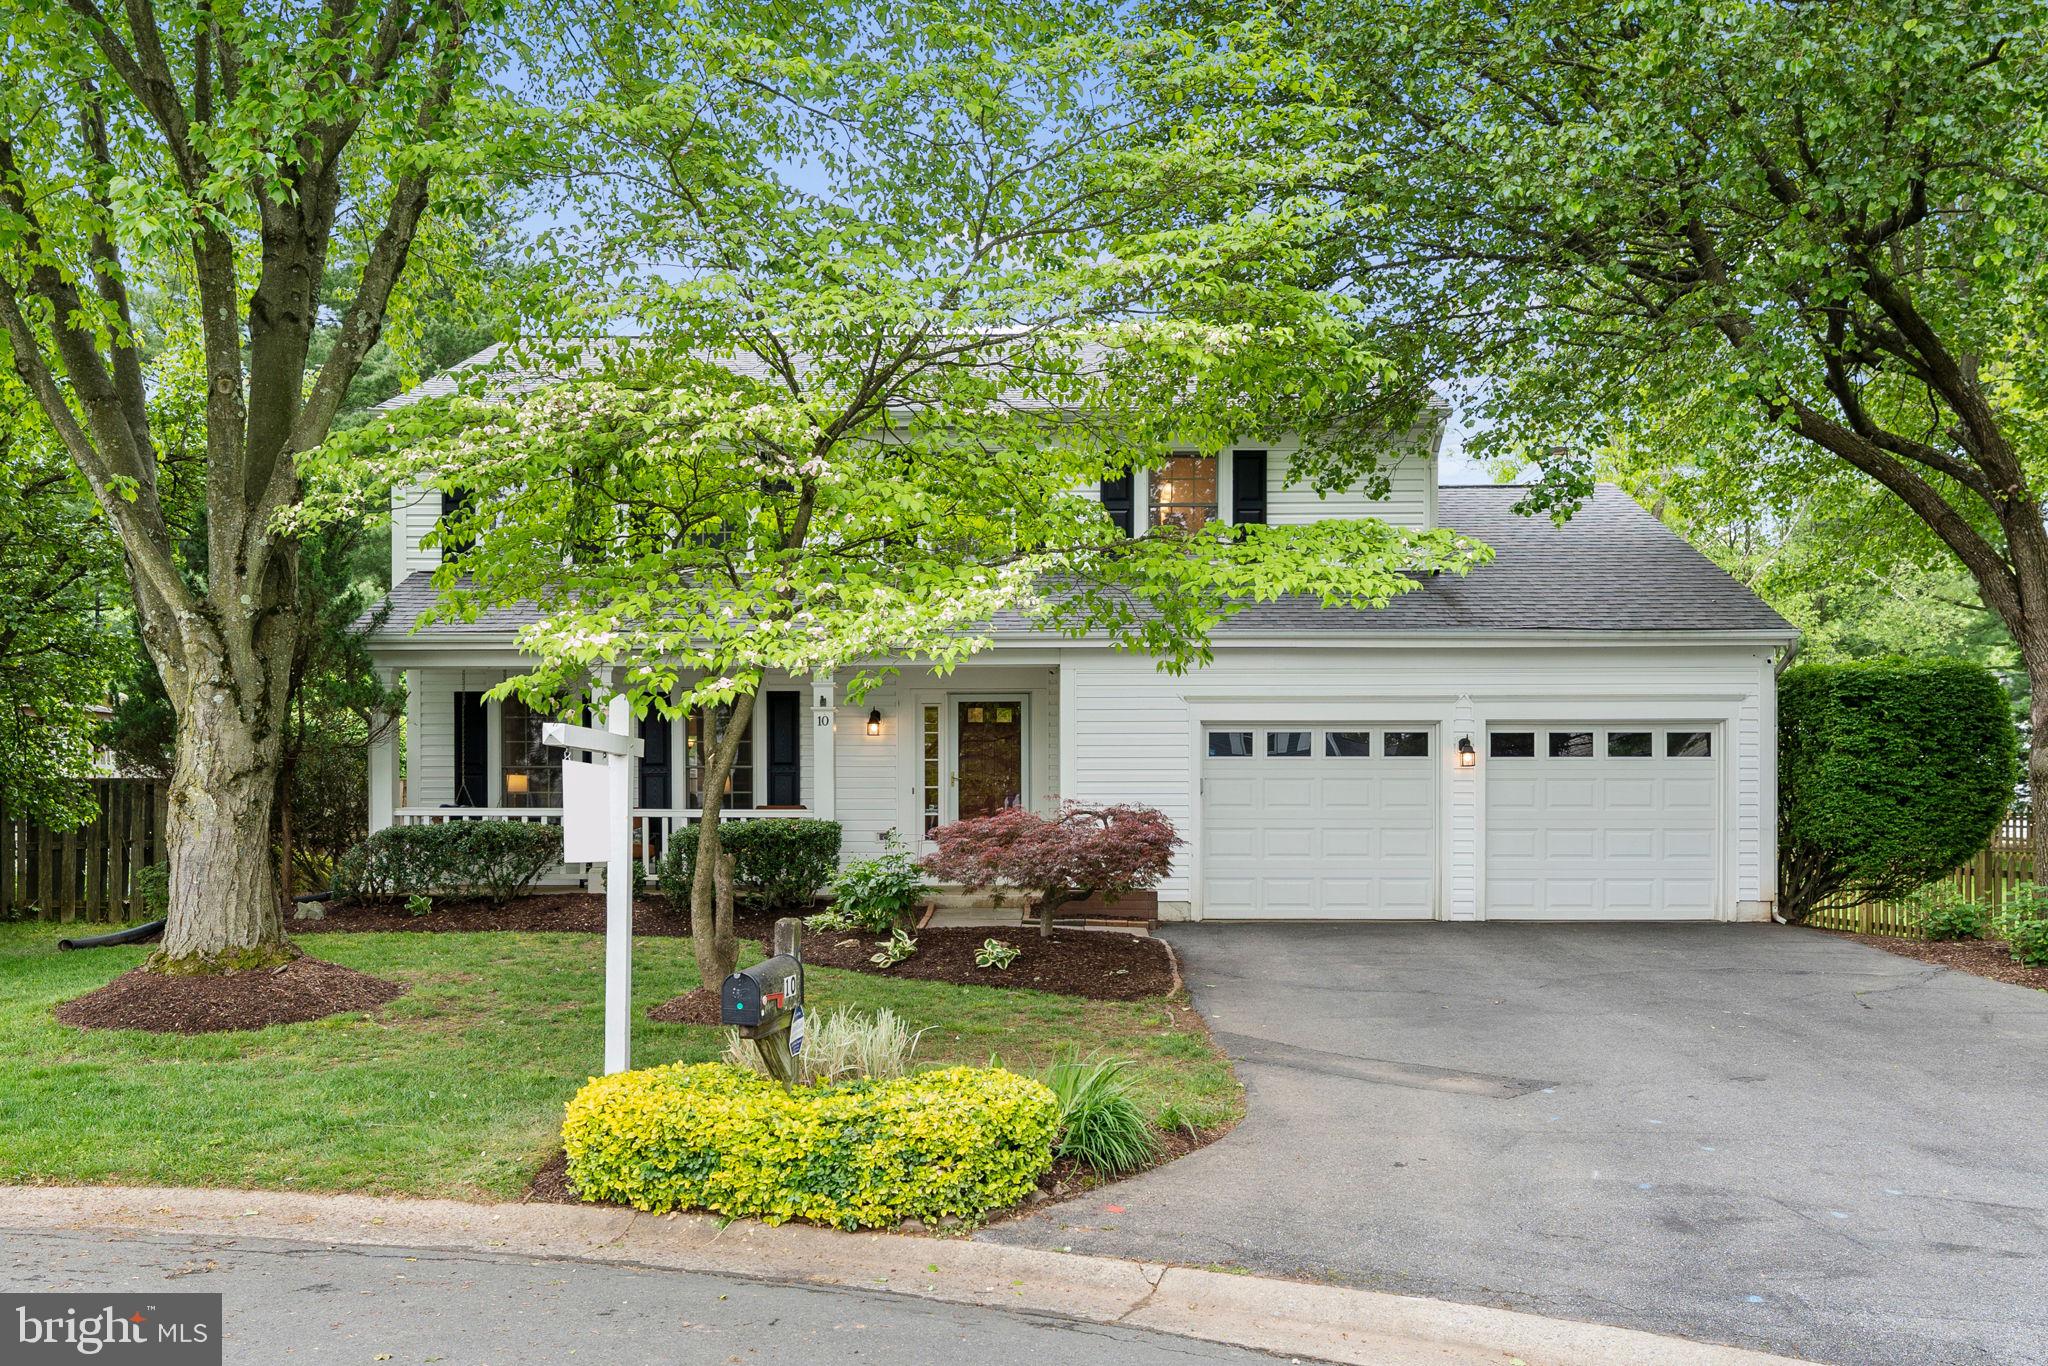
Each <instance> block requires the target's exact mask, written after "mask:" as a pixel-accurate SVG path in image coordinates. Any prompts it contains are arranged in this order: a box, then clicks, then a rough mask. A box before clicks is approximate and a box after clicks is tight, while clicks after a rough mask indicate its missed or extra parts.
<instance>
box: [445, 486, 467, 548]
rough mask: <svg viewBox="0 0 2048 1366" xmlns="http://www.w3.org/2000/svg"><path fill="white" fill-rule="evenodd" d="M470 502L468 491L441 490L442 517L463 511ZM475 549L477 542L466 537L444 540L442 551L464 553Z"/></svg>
mask: <svg viewBox="0 0 2048 1366" xmlns="http://www.w3.org/2000/svg"><path fill="white" fill-rule="evenodd" d="M468 502H469V495H468V494H467V493H463V492H461V491H459V490H449V489H443V490H442V491H441V518H442V519H443V520H445V519H447V518H449V517H453V516H454V515H455V514H456V513H458V512H460V511H462V509H463V508H464V507H465V506H466V505H467V504H468ZM474 549H476V543H475V542H474V541H472V540H470V539H469V538H468V537H464V538H462V539H461V540H444V541H443V542H442V543H441V553H442V554H443V555H462V554H466V553H467V552H469V551H471V550H474Z"/></svg>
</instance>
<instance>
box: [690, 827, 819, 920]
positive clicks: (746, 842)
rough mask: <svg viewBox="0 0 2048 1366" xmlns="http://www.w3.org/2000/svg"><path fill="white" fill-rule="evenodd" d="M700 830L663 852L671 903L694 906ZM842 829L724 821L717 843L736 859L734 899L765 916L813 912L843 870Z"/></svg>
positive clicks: (734, 860) (695, 829) (694, 829)
mask: <svg viewBox="0 0 2048 1366" xmlns="http://www.w3.org/2000/svg"><path fill="white" fill-rule="evenodd" d="M697 829H698V827H696V826H694V825H692V826H689V827H687V828H685V829H682V830H678V831H676V833H675V834H674V836H672V837H671V838H670V839H669V842H668V847H667V848H665V849H663V850H662V851H661V866H660V870H659V874H658V876H659V877H660V879H661V887H662V890H663V891H664V892H667V893H668V895H669V897H670V899H672V900H674V901H676V902H678V903H681V902H685V901H687V900H689V896H690V881H691V879H692V878H693V877H695V876H696V872H697ZM840 834H841V831H840V826H839V822H838V821H821V820H816V819H814V818H811V817H807V816H793V817H789V818H787V819H784V818H782V817H773V818H766V819H759V820H721V821H720V822H719V823H718V842H719V844H720V846H722V847H723V848H724V850H725V852H726V853H728V854H731V855H732V862H733V895H734V897H735V898H736V899H737V900H740V901H744V902H747V903H748V904H750V905H754V906H759V907H760V908H762V909H763V910H769V911H781V910H790V909H803V910H808V909H809V908H810V905H811V902H812V901H813V900H814V899H815V898H816V897H817V894H818V889H819V888H820V887H822V886H824V885H825V884H826V883H827V882H829V881H830V880H831V878H832V874H833V873H835V872H837V871H838V869H839V841H840Z"/></svg>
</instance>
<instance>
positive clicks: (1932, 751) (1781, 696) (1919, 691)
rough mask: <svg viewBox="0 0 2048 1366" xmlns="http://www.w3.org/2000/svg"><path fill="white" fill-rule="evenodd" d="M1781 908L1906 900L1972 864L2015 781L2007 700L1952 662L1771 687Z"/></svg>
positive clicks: (1878, 668)
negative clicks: (1837, 898)
mask: <svg viewBox="0 0 2048 1366" xmlns="http://www.w3.org/2000/svg"><path fill="white" fill-rule="evenodd" d="M1778 752H1779V760H1778V858H1779V863H1780V872H1779V880H1778V904H1779V911H1780V913H1781V914H1782V915H1784V917H1785V918H1786V919H1787V920H1803V919H1805V918H1806V917H1807V916H1808V915H1809V914H1811V913H1812V912H1813V910H1814V908H1815V907H1816V906H1818V905H1819V904H1820V902H1821V901H1822V900H1824V899H1825V898H1827V897H1829V896H1832V895H1834V894H1835V893H1837V892H1847V893H1849V894H1850V895H1851V896H1852V897H1853V898H1855V899H1856V900H1857V901H1888V900H1894V899H1896V898H1899V897H1902V896H1905V895H1906V894H1907V893H1909V892H1911V891H1913V890H1914V889H1915V888H1917V887H1920V886H1922V885H1924V884H1926V883H1928V882H1930V881H1932V880H1933V879H1935V878H1938V877H1940V876H1942V875H1943V874H1944V873H1947V872H1949V871H1950V870H1951V869H1953V868H1955V867H1956V866H1957V865H1959V864H1961V863H1963V862H1965V861H1967V860H1969V859H1970V858H1972V857H1974V856H1975V855H1976V854H1977V852H1978V851H1979V850H1981V849H1982V848H1983V847H1984V844H1985V841H1987V840H1988V839H1990V838H1991V835H1992V833H1993V832H1994V831H1996V830H1997V829H1998V824H1999V822H2000V821H2001V820H2002V819H2004V817H2005V809H2006V805H2007V804H2008V803H2009V802H2010V801H2011V800H2012V796H2013V790H2014V786H2015V784H2016V783H2017V782H2018V780H2019V760H2018V755H2019V741H2018V735H2017V732H2016V731H2015V730H2014V727H2013V722H2012V710H2011V704H2010V701H2009V700H2008V698H2007V697H2006V693H2005V689H2004V687H2002V686H2001V685H2000V684H1999V681H1998V679H1997V678H1996V677H1994V676H1993V675H1992V673H1991V672H1990V670H1988V669H1985V668H1983V667H1981V666H1979V665H1976V664H1971V663H1968V662H1965V661H1963V660H1931V661H1918V660H1867V661H1858V662H1854V663H1846V664H1805V665H1801V666H1799V667H1798V668H1794V669H1788V670H1787V671H1786V673H1785V676H1784V677H1783V678H1782V679H1780V680H1779V685H1778Z"/></svg>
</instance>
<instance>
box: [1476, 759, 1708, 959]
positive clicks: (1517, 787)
mask: <svg viewBox="0 0 2048 1366" xmlns="http://www.w3.org/2000/svg"><path fill="white" fill-rule="evenodd" d="M1719 738H1720V737H1719V735H1718V734H1716V732H1714V731H1713V730H1711V729H1708V728H1704V727H1699V726H1682V725H1676V724H1667V725H1652V724H1649V723H1644V722H1637V723H1634V724H1630V725H1611V726H1610V725H1596V724H1581V725H1552V726H1497V727H1494V728H1493V729H1492V730H1490V731H1489V732H1488V734H1487V745H1486V758H1485V763H1486V769H1485V773H1484V777H1485V787H1486V894H1485V896H1486V917H1487V919H1489V920H1706V919H1711V918H1712V917H1713V915H1714V907H1715V897H1716V893H1717V887H1716V880H1715V869H1716V867H1717V866H1718V858H1717V853H1716V850H1717V843H1718V835H1717V832H1718V830H1719V828H1720V825H1719V820H1718V817H1717V806H1718V802H1717V798H1716V794H1717V793H1718V792H1719V791H1720V780H1719V776H1718V774H1719V764H1720V756H1719V754H1718V753H1717V752H1716V751H1717V750H1718V749H1719V748H1720V746H1719V743H1718V741H1719Z"/></svg>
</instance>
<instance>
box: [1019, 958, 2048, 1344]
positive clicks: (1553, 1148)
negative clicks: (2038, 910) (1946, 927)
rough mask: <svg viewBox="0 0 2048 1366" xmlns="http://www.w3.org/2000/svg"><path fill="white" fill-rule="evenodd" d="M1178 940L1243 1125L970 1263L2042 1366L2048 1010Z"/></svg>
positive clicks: (2047, 1226)
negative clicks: (1034, 1257) (1228, 1064)
mask: <svg viewBox="0 0 2048 1366" xmlns="http://www.w3.org/2000/svg"><path fill="white" fill-rule="evenodd" d="M1167 934H1168V936H1169V937H1170V939H1171V940H1172V943H1173V945H1174V947H1175V948H1176V949H1177V950H1178V951H1179V952H1180V954H1181V958H1182V963H1183V969H1184V971H1185V973H1186V975H1187V979H1188V983H1189V986H1190V988H1191V990H1192V992H1193V994H1194V999H1195V1003H1196V1005H1197V1006H1199V1007H1200V1008H1201V1010H1202V1012H1203V1014H1204V1015H1205V1016H1206V1017H1207V1018H1208V1020H1209V1023H1210V1026H1211V1027H1212V1028H1213V1029H1214V1030H1215V1031H1216V1033H1217V1035H1218V1037H1219V1039H1220V1040H1221V1041H1222V1042H1223V1044H1224V1046H1225V1047H1226V1048H1227V1049H1228V1050H1229V1051H1230V1053H1231V1055H1232V1056H1233V1057H1235V1058H1238V1059H1240V1063H1239V1073H1240V1075H1241V1076H1242V1077H1243V1078H1244V1081H1245V1085H1246V1088H1247V1092H1248V1109H1249V1113H1248V1115H1247V1117H1246V1119H1245V1121H1244V1123H1243V1124H1241V1125H1239V1126H1238V1128H1237V1129H1236V1130H1235V1131H1234V1132H1232V1133H1231V1134H1230V1135H1228V1136H1227V1137H1225V1138H1224V1139H1222V1140H1221V1141H1220V1142H1217V1143H1214V1144H1212V1145H1210V1146H1209V1147H1208V1148H1205V1149H1203V1150H1202V1151H1200V1152H1197V1153H1195V1154H1192V1155H1191V1156H1189V1157H1187V1158H1184V1159H1183V1160H1181V1161H1179V1162H1175V1163H1172V1164H1170V1165H1168V1166H1166V1167H1164V1168H1161V1169H1160V1170H1159V1171H1156V1172H1153V1173H1149V1174H1147V1175H1145V1176H1142V1177H1138V1178H1136V1179H1135V1180H1132V1181H1128V1182H1124V1183H1122V1184H1119V1185H1117V1186H1115V1187H1113V1188H1111V1189H1110V1190H1109V1191H1107V1192H1105V1193H1104V1194H1102V1195H1099V1196H1095V1197H1090V1198H1084V1199H1081V1200H1076V1201H1070V1202H1067V1203H1065V1204H1062V1205H1059V1206H1055V1207H1052V1208H1051V1209H1049V1210H1046V1211H1044V1212H1041V1213H1040V1214H1038V1215H1035V1216H1033V1217H1032V1218H1029V1219H1025V1220H1021V1221H1018V1222H1014V1223H1010V1224H1005V1225H1001V1226H998V1227H996V1228H992V1229H989V1230H985V1231H984V1232H983V1233H982V1234H981V1235H980V1236H982V1237H988V1238H994V1239H998V1240H1001V1241H1004V1242H1017V1243H1030V1244H1037V1245H1041V1246H1052V1247H1072V1248H1073V1249H1074V1250H1076V1251H1083V1252H1106V1253H1117V1254H1122V1255H1126V1256H1136V1257H1143V1258H1149V1259H1155V1260H1161V1261H1172V1262H1180V1263H1192V1264H1217V1265H1221V1266H1227V1267H1245V1268H1248V1269H1250V1270H1253V1271H1257V1272H1261V1273H1265V1274H1280V1275H1297V1276H1308V1277H1315V1278H1322V1279H1328V1280H1331V1281H1335V1282H1339V1283H1342V1284H1349V1285H1363V1286H1370V1287H1374V1288H1379V1289H1387V1290H1394V1291H1401V1292H1407V1293H1413V1294H1420V1295H1430V1296H1439V1297H1443V1298H1448V1299H1457V1300H1467V1301H1472V1302H1475V1303H1485V1304H1498V1305H1503V1306H1508V1307H1512V1308H1517V1309H1526V1310H1531V1311H1534V1312H1539V1313H1546V1314H1558V1315H1565V1316H1569V1317H1575V1318H1583V1319H1590V1320H1596V1321H1600V1322H1605V1323H1614V1324H1621V1325H1625V1326H1629V1327H1637V1328H1646V1329H1652V1330H1656V1331H1660V1332H1674V1333H1680V1334H1684V1335H1686V1336H1689V1337H1694V1338H1699V1339H1703V1340H1711V1341H1720V1342H1729V1343H1737V1344H1740V1345H1744V1346H1751V1347H1759V1348H1765V1349H1769V1350H1775V1351H1779V1352H1786V1353H1790V1354H1795V1355H1805V1356H1810V1357H1814V1358H1816V1359H1822V1360H1830V1361H1837V1362H1944V1363H1947V1362H1974V1361H1999V1362H2021V1361H2025V1362H2036V1361H2040V1360H2042V1359H2043V1357H2044V1355H2048V1348H2044V1346H2043V1344H2044V1343H2048V994H2044V993H2040V992H2035V991H2031V990H2028V989H2027V988H2024V987H2014V986H2006V985H2003V984H2000V983H1995V982H1989V981H1985V980H1983V979H1981V978H1977V977H1972V976H1968V975H1966V974H1962V973H1956V972H1949V971H1946V970H1942V969H1938V968H1934V967H1930V966H1927V965H1923V964H1920V963H1916V962H1912V961H1910V960H1908V959H1904V958H1899V957H1895V956H1893V955H1891V954H1886V953H1882V952H1879V951H1878V950H1875V949H1868V948H1864V947H1862V946H1860V945H1857V944H1854V943H1850V942H1848V941H1844V940H1839V939H1835V938H1831V937H1829V936H1825V935H1822V934H1820V933H1818V932H1814V931H1808V930H1797V929H1786V928H1780V927H1776V926H1756V925H1728V926H1592V925H1587V926H1533V925H1473V926H1456V925H1345V926H1309V925H1274V926H1176V927H1172V928H1170V929H1169V930H1168V931H1167ZM1112 1207H1115V1208H1112Z"/></svg>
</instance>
